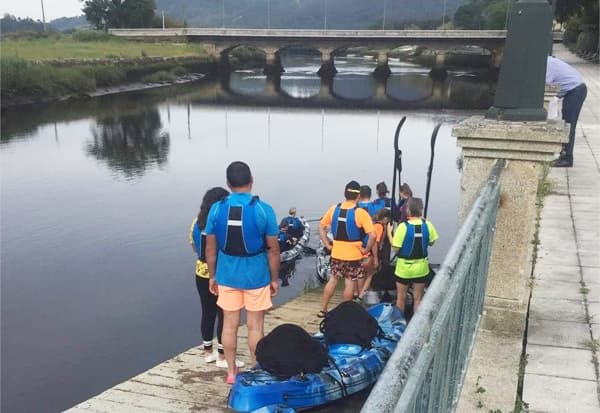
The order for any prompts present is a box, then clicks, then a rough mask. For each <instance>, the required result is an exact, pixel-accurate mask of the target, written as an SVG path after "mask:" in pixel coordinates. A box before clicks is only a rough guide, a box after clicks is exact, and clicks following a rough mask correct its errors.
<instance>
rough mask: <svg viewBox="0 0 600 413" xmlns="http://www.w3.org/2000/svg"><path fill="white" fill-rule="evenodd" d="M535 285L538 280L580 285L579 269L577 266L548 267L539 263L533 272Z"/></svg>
mask: <svg viewBox="0 0 600 413" xmlns="http://www.w3.org/2000/svg"><path fill="white" fill-rule="evenodd" d="M533 274H534V276H535V283H537V282H538V280H548V281H552V280H555V281H562V282H570V283H576V284H577V285H579V268H578V267H577V266H575V265H571V266H569V265H546V264H544V263H543V262H540V263H537V264H536V265H535V269H534V271H533Z"/></svg>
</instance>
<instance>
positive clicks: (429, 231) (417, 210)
mask: <svg viewBox="0 0 600 413" xmlns="http://www.w3.org/2000/svg"><path fill="white" fill-rule="evenodd" d="M407 213H408V218H407V220H406V221H403V222H401V223H400V224H399V225H398V228H396V232H395V233H394V237H393V239H392V254H394V255H397V256H398V261H397V262H396V270H395V272H394V274H395V276H396V290H397V293H398V295H397V297H396V306H397V307H398V308H399V309H400V310H402V312H403V313H404V309H405V305H406V292H407V291H408V287H409V285H410V284H412V285H413V299H414V310H415V311H417V310H418V308H419V305H420V304H421V300H422V298H423V292H424V291H425V283H427V281H428V278H429V259H428V258H427V255H428V247H430V246H431V245H433V243H434V242H435V241H436V240H437V239H438V234H437V231H436V230H435V227H434V226H433V224H432V223H431V221H429V220H427V219H425V218H423V200H422V199H421V198H410V199H409V200H408V202H407Z"/></svg>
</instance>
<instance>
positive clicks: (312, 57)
mask: <svg viewBox="0 0 600 413" xmlns="http://www.w3.org/2000/svg"><path fill="white" fill-rule="evenodd" d="M280 59H281V65H282V66H283V69H284V72H283V73H282V74H281V79H280V90H281V92H282V93H283V94H285V95H286V96H289V97H291V98H295V99H308V98H311V97H314V96H317V95H318V94H319V91H320V90H321V78H320V77H319V75H318V74H317V73H318V71H319V69H320V68H321V55H320V54H319V53H316V52H313V53H311V52H310V51H309V50H300V51H293V50H284V51H283V52H282V53H281V54H280Z"/></svg>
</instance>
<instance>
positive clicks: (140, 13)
mask: <svg viewBox="0 0 600 413" xmlns="http://www.w3.org/2000/svg"><path fill="white" fill-rule="evenodd" d="M155 8H156V4H155V3H154V0H125V1H123V11H124V15H125V21H126V27H152V21H153V19H154V9H155Z"/></svg>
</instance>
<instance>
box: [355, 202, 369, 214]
mask: <svg viewBox="0 0 600 413" xmlns="http://www.w3.org/2000/svg"><path fill="white" fill-rule="evenodd" d="M357 205H358V207H359V208H362V209H364V210H365V211H367V212H369V211H370V209H371V203H370V202H359V203H358V204H357Z"/></svg>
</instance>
